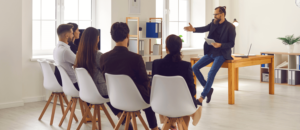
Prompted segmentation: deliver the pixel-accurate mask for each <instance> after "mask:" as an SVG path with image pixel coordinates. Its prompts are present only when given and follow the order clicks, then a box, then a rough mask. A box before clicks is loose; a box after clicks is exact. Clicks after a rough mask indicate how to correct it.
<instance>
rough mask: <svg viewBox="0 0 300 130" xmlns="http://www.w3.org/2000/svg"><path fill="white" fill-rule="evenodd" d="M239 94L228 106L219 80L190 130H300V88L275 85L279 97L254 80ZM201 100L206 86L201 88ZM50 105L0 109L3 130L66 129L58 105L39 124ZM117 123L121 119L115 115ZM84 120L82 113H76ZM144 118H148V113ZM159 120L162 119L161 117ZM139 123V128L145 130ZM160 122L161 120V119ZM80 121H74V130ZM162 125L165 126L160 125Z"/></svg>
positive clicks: (245, 82)
mask: <svg viewBox="0 0 300 130" xmlns="http://www.w3.org/2000/svg"><path fill="white" fill-rule="evenodd" d="M239 86H240V87H239V89H240V90H239V91H237V92H236V93H235V98H236V102H235V105H228V104H227V103H228V101H227V94H228V89H227V80H226V79H224V80H216V82H215V83H214V85H213V87H214V89H215V91H214V94H213V97H212V101H211V103H210V104H206V103H204V104H203V110H202V117H201V119H200V122H199V124H198V125H197V126H193V125H192V124H189V130H300V87H294V86H284V85H275V95H269V94H268V91H269V88H268V84H266V83H260V82H259V81H254V80H243V79H241V80H240V83H239ZM197 92H198V97H199V96H200V93H201V92H202V86H200V85H198V89H197ZM45 104H46V102H35V103H28V104H25V106H23V107H16V108H9V109H1V110H0V130H65V129H67V124H68V120H69V115H68V116H67V118H66V120H65V121H64V123H63V125H62V127H58V124H59V121H60V119H61V117H62V113H61V110H60V107H59V106H57V110H56V115H55V119H54V123H53V126H50V125H49V122H50V116H51V107H52V104H50V105H49V108H48V110H47V111H46V113H45V115H44V117H43V119H42V121H38V117H39V114H40V113H41V111H42V109H43V107H44V105H45ZM108 111H109V112H110V114H111V115H112V118H113V120H114V122H115V123H117V118H116V117H115V116H113V114H112V113H111V111H110V109H109V110H108ZM76 115H77V117H78V119H79V120H80V119H81V118H82V116H81V114H80V111H79V110H77V111H76ZM142 116H143V117H144V119H145V120H146V118H145V115H144V112H142ZM157 118H158V116H157ZM101 121H102V129H103V130H112V127H111V125H110V123H109V121H108V120H107V118H106V117H105V115H104V113H103V112H102V113H101ZM137 122H138V129H139V130H143V126H142V124H141V123H140V122H139V120H138V121H137ZM158 122H159V120H158ZM78 124H79V122H78V123H76V122H75V121H73V124H72V128H71V129H72V130H75V129H76V128H77V126H78ZM159 126H162V125H159ZM91 128H92V126H91V123H89V124H88V125H83V126H82V128H81V129H82V130H90V129H91Z"/></svg>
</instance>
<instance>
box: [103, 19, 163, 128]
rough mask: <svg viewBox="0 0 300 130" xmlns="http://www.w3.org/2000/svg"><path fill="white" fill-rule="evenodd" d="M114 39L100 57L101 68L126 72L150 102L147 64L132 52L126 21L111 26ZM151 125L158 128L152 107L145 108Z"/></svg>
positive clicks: (110, 71) (104, 71)
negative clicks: (110, 47)
mask: <svg viewBox="0 0 300 130" xmlns="http://www.w3.org/2000/svg"><path fill="white" fill-rule="evenodd" d="M110 33H111V36H112V39H113V40H114V41H115V42H116V46H115V47H114V49H113V50H111V51H109V52H107V53H105V54H103V55H102V56H101V57H100V70H101V72H102V73H103V74H105V73H109V74H124V75H128V76H129V77H130V78H131V79H132V80H133V82H134V83H135V85H136V86H137V89H138V90H139V92H140V93H141V95H142V97H143V99H144V100H145V102H147V103H148V104H149V103H150V87H149V79H148V76H147V72H146V68H145V64H144V61H143V58H142V56H141V55H139V54H136V53H133V52H130V51H129V50H128V48H127V47H128V45H129V28H128V26H127V24H126V23H122V22H116V23H114V24H113V25H112V27H111V31H110ZM144 111H145V113H146V117H147V121H148V124H149V127H150V128H151V129H152V130H158V127H157V121H156V117H155V113H154V112H153V110H152V108H151V107H149V108H147V109H144Z"/></svg>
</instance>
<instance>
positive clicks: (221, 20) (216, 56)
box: [184, 6, 236, 103]
mask: <svg viewBox="0 0 300 130" xmlns="http://www.w3.org/2000/svg"><path fill="white" fill-rule="evenodd" d="M225 16H226V6H220V7H217V8H215V13H214V19H213V20H212V22H211V23H210V24H208V25H207V26H205V27H196V28H194V27H193V26H192V25H191V24H190V26H188V27H185V28H184V29H185V30H186V31H191V32H194V33H204V32H207V31H209V34H208V38H210V39H214V40H215V42H216V43H212V45H208V44H207V42H205V43H204V56H203V57H202V58H201V59H200V60H199V61H198V62H197V63H196V64H195V65H194V66H193V71H194V73H195V75H196V77H197V79H198V80H199V82H200V83H201V85H202V86H203V87H204V90H203V92H202V93H201V98H200V102H201V103H202V102H203V100H204V99H205V97H206V96H207V100H206V103H209V102H210V100H211V96H212V93H213V91H214V89H213V88H211V86H212V84H213V82H214V79H215V76H216V74H217V72H218V71H219V69H220V68H221V66H222V64H223V63H224V62H225V60H232V59H233V58H232V57H231V48H232V47H234V41H235V36H236V33H235V27H234V25H233V24H231V23H229V22H228V21H227V20H226V19H225ZM211 62H214V63H213V65H212V67H211V69H210V71H209V73H208V77H207V81H205V79H204V77H203V75H202V73H201V72H200V69H201V68H203V67H205V66H206V65H208V64H210V63H211Z"/></svg>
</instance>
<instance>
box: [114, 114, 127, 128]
mask: <svg viewBox="0 0 300 130" xmlns="http://www.w3.org/2000/svg"><path fill="white" fill-rule="evenodd" d="M125 117H126V112H125V111H123V113H122V115H121V118H120V120H119V121H118V123H117V125H116V127H115V129H114V130H119V128H120V125H121V124H122V122H123V120H124V119H125Z"/></svg>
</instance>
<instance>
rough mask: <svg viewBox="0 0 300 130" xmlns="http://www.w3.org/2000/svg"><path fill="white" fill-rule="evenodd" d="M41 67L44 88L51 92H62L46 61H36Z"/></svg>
mask: <svg viewBox="0 0 300 130" xmlns="http://www.w3.org/2000/svg"><path fill="white" fill-rule="evenodd" d="M38 62H39V63H40V65H41V68H42V72H43V76H44V83H43V84H44V87H45V88H46V89H48V90H51V91H53V92H62V87H61V86H60V84H59V83H58V81H57V79H56V77H55V75H54V72H53V70H52V68H51V66H50V64H49V62H48V61H46V60H38Z"/></svg>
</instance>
